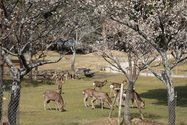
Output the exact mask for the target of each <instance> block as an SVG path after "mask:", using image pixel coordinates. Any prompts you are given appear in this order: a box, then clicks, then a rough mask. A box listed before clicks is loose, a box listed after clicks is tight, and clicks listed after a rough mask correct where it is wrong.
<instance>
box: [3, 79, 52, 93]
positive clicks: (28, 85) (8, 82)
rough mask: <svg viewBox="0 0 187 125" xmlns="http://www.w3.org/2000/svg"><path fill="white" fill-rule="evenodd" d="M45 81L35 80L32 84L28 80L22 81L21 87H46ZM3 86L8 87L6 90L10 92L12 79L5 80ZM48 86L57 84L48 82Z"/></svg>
mask: <svg viewBox="0 0 187 125" xmlns="http://www.w3.org/2000/svg"><path fill="white" fill-rule="evenodd" d="M44 84H45V83H43V80H40V79H39V80H33V81H32V83H29V82H28V79H22V80H21V87H38V86H40V85H44ZM3 85H5V86H6V88H5V90H6V91H7V90H10V87H11V85H12V79H5V80H3ZM46 85H55V82H48V83H46Z"/></svg>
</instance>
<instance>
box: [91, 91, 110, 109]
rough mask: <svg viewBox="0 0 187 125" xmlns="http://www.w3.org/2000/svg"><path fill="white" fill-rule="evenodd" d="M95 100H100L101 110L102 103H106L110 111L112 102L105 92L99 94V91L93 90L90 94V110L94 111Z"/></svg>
mask: <svg viewBox="0 0 187 125" xmlns="http://www.w3.org/2000/svg"><path fill="white" fill-rule="evenodd" d="M97 99H99V100H100V105H101V109H103V103H104V101H105V102H107V104H108V106H109V107H110V109H111V108H112V100H111V98H110V97H109V95H108V94H107V93H105V92H101V91H96V90H95V91H93V92H92V100H91V103H92V109H95V106H94V102H95V101H96V100H97Z"/></svg>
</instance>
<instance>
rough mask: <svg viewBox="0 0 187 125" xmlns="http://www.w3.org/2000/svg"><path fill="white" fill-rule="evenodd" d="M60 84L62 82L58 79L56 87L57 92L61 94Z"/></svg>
mask: <svg viewBox="0 0 187 125" xmlns="http://www.w3.org/2000/svg"><path fill="white" fill-rule="evenodd" d="M62 84H63V82H62V81H58V83H57V89H58V93H59V94H62Z"/></svg>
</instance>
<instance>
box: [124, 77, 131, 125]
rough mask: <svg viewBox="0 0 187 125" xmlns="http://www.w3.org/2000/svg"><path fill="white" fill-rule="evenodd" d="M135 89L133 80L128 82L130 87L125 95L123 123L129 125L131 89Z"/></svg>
mask: <svg viewBox="0 0 187 125" xmlns="http://www.w3.org/2000/svg"><path fill="white" fill-rule="evenodd" d="M132 89H133V82H130V81H129V83H128V88H127V92H126V97H125V108H124V118H123V124H124V125H127V124H130V122H131V120H130V100H131V91H132Z"/></svg>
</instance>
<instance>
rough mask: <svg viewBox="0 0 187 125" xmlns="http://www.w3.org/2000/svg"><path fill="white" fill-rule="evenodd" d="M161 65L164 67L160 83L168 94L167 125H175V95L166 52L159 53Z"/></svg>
mask: <svg viewBox="0 0 187 125" xmlns="http://www.w3.org/2000/svg"><path fill="white" fill-rule="evenodd" d="M161 55H162V63H163V66H164V67H165V71H163V72H162V78H163V79H162V81H163V82H164V84H165V86H166V88H167V93H168V125H175V121H176V112H175V104H176V102H175V101H176V100H175V93H174V86H173V79H172V77H171V70H170V68H169V61H168V58H167V52H163V53H161Z"/></svg>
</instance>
